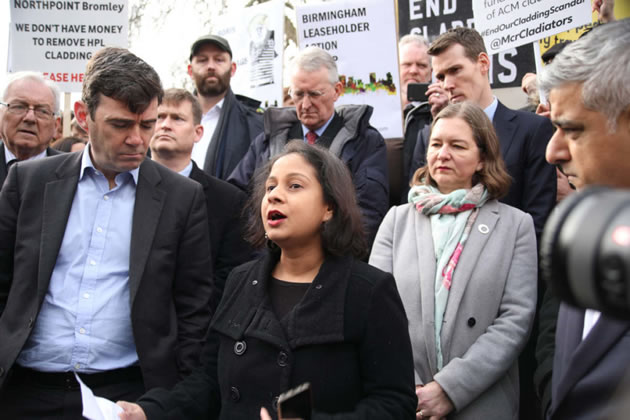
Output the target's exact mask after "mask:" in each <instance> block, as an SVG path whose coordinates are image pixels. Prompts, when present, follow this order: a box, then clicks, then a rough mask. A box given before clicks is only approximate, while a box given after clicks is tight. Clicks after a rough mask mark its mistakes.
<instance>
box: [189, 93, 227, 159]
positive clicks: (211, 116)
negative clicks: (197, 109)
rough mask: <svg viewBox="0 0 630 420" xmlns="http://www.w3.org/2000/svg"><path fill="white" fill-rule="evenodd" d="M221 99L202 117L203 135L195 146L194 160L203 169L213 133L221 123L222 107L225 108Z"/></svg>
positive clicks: (193, 151)
mask: <svg viewBox="0 0 630 420" xmlns="http://www.w3.org/2000/svg"><path fill="white" fill-rule="evenodd" d="M224 100H225V98H223V99H221V100H220V101H219V102H218V103H217V104H216V105H215V106H213V107H212V108H210V109H209V110H208V112H206V113H205V114H203V116H202V117H201V125H203V137H202V138H201V140H199V141H198V142H197V143H195V145H194V146H193V150H192V160H194V161H195V162H197V165H199V167H200V168H201V169H203V165H204V164H205V163H206V152H207V151H208V147H209V146H210V142H211V141H212V135H213V134H214V130H215V129H216V128H217V124H218V123H219V117H220V116H221V109H222V108H223V101H224Z"/></svg>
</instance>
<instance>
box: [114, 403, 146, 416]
mask: <svg viewBox="0 0 630 420" xmlns="http://www.w3.org/2000/svg"><path fill="white" fill-rule="evenodd" d="M116 405H118V406H119V407H121V408H122V409H123V410H124V411H123V412H122V413H120V414H119V415H118V417H119V418H120V420H147V416H146V414H144V410H143V409H142V407H140V406H139V405H138V404H134V403H129V402H127V401H117V402H116Z"/></svg>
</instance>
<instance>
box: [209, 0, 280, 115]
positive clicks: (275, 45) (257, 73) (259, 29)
mask: <svg viewBox="0 0 630 420" xmlns="http://www.w3.org/2000/svg"><path fill="white" fill-rule="evenodd" d="M212 33H213V34H216V35H220V36H222V37H224V38H225V39H227V40H228V42H229V43H230V48H232V61H234V62H235V63H236V73H235V74H234V76H233V77H232V79H231V81H230V86H231V87H232V90H233V91H234V92H235V93H239V94H241V95H245V96H249V97H250V98H254V99H257V100H259V101H261V102H262V106H263V107H265V108H266V107H267V106H282V63H283V56H284V54H283V51H284V2H283V1H281V0H273V1H270V2H267V3H262V4H258V5H256V6H252V7H245V8H243V9H239V10H238V11H236V12H232V13H229V14H226V15H222V16H221V18H220V19H219V21H218V22H217V24H216V25H214V27H213V31H212Z"/></svg>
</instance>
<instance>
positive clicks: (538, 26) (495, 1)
mask: <svg viewBox="0 0 630 420" xmlns="http://www.w3.org/2000/svg"><path fill="white" fill-rule="evenodd" d="M473 14H474V18H475V29H477V31H479V33H480V34H481V36H482V37H483V40H484V43H485V44H486V49H487V50H488V53H489V54H494V53H497V52H499V51H503V50H506V49H509V48H514V47H518V46H521V45H525V44H528V43H531V42H533V41H537V40H539V39H541V38H544V37H547V36H550V35H554V34H557V33H559V32H562V31H566V30H569V29H572V28H575V27H577V26H581V25H586V24H588V23H590V22H591V2H590V0H473Z"/></svg>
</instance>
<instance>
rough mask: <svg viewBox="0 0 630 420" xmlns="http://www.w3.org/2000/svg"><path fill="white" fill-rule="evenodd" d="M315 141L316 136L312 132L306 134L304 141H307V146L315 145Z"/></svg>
mask: <svg viewBox="0 0 630 420" xmlns="http://www.w3.org/2000/svg"><path fill="white" fill-rule="evenodd" d="M315 140H317V134H315V133H314V132H313V131H309V132H308V133H306V141H308V144H315Z"/></svg>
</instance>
